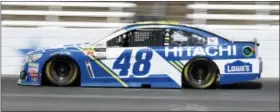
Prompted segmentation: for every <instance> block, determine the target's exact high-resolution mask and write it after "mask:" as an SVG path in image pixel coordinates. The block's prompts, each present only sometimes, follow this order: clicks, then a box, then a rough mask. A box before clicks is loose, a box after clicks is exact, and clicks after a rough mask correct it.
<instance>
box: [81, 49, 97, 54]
mask: <svg viewBox="0 0 280 112" xmlns="http://www.w3.org/2000/svg"><path fill="white" fill-rule="evenodd" d="M83 50H84V54H85V55H86V56H93V55H94V53H95V51H94V49H93V48H85V49H83Z"/></svg>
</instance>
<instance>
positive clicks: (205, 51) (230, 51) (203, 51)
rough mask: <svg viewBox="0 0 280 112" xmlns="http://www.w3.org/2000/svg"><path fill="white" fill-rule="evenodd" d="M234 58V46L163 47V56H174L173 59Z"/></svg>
mask: <svg viewBox="0 0 280 112" xmlns="http://www.w3.org/2000/svg"><path fill="white" fill-rule="evenodd" d="M183 53H187V56H234V55H236V46H235V45H233V46H230V45H228V46H207V47H201V46H198V47H172V48H169V47H165V56H166V57H168V56H169V55H174V56H175V57H181V56H183Z"/></svg>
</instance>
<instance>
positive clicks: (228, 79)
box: [219, 58, 263, 85]
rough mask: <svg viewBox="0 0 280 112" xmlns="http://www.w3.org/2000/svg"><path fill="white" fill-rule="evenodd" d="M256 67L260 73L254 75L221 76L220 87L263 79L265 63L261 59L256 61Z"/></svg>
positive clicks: (253, 73)
mask: <svg viewBox="0 0 280 112" xmlns="http://www.w3.org/2000/svg"><path fill="white" fill-rule="evenodd" d="M254 62H256V63H255V65H253V66H255V67H254V68H255V69H257V71H258V72H252V73H236V74H221V75H220V80H219V83H220V85H224V84H233V83H239V82H245V81H250V80H257V79H260V78H261V74H262V72H263V61H262V59H261V58H256V59H254Z"/></svg>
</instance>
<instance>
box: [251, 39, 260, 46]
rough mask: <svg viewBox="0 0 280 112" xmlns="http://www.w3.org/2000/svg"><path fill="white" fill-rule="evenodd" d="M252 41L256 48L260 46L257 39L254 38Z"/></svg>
mask: <svg viewBox="0 0 280 112" xmlns="http://www.w3.org/2000/svg"><path fill="white" fill-rule="evenodd" d="M253 41H254V43H255V44H256V46H260V43H258V39H257V38H256V37H255V38H254V39H253Z"/></svg>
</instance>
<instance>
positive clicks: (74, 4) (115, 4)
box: [2, 2, 137, 7]
mask: <svg viewBox="0 0 280 112" xmlns="http://www.w3.org/2000/svg"><path fill="white" fill-rule="evenodd" d="M2 5H18V6H71V7H136V6H137V5H136V4H135V3H125V2H43V3H42V2H2Z"/></svg>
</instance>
